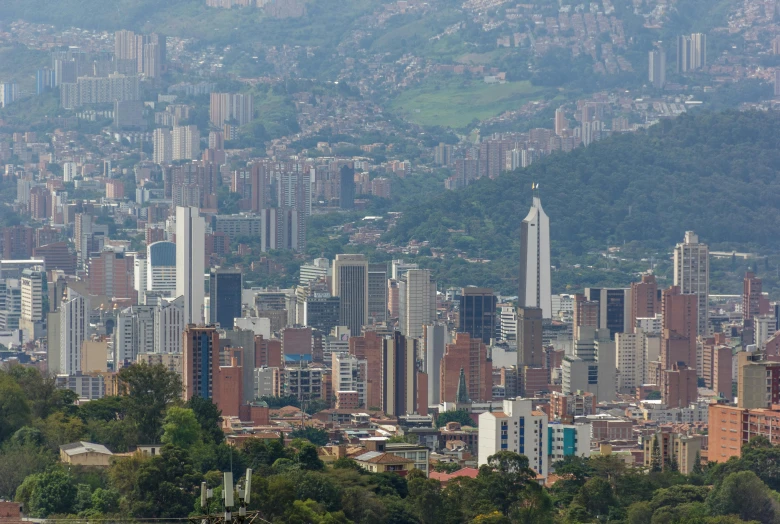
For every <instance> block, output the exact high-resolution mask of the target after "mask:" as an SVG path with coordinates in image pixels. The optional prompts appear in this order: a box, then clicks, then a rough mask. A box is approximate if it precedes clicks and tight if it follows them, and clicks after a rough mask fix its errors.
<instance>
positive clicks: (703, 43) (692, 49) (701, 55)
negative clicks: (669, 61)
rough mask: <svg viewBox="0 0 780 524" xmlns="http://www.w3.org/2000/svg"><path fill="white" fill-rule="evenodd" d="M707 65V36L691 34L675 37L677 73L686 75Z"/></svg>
mask: <svg viewBox="0 0 780 524" xmlns="http://www.w3.org/2000/svg"><path fill="white" fill-rule="evenodd" d="M706 65H707V35H706V34H704V33H693V34H691V35H681V36H678V37H677V72H678V73H687V72H688V71H695V70H697V69H701V68H702V67H704V66H706Z"/></svg>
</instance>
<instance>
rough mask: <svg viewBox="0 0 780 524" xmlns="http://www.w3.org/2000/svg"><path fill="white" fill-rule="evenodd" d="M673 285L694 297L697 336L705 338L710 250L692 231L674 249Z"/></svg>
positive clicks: (707, 316)
mask: <svg viewBox="0 0 780 524" xmlns="http://www.w3.org/2000/svg"><path fill="white" fill-rule="evenodd" d="M674 285H675V286H679V287H680V292H681V293H682V294H684V295H696V296H697V297H698V299H697V306H698V319H697V320H698V322H697V334H698V335H699V336H707V329H708V328H707V326H708V323H709V317H710V313H709V301H710V250H709V248H708V247H707V244H702V243H700V242H699V236H698V235H697V234H696V233H694V232H693V231H686V232H685V241H684V242H683V243H681V244H677V247H675V248H674Z"/></svg>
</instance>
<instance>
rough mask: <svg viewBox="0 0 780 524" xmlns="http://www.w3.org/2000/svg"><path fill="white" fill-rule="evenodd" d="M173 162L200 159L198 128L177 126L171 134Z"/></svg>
mask: <svg viewBox="0 0 780 524" xmlns="http://www.w3.org/2000/svg"><path fill="white" fill-rule="evenodd" d="M171 137H172V146H171V148H172V155H171V156H172V158H173V160H197V159H198V158H199V157H200V131H198V126H195V125H189V126H176V127H174V128H173V132H172V133H171Z"/></svg>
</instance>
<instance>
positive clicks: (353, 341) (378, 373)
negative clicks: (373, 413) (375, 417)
mask: <svg viewBox="0 0 780 524" xmlns="http://www.w3.org/2000/svg"><path fill="white" fill-rule="evenodd" d="M349 354H350V355H353V356H355V357H357V358H358V360H365V361H366V369H367V374H366V407H367V408H374V407H379V406H381V405H382V337H381V336H380V335H379V333H377V332H376V331H366V332H365V333H364V334H363V336H362V337H350V339H349Z"/></svg>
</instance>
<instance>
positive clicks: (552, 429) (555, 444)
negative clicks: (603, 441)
mask: <svg viewBox="0 0 780 524" xmlns="http://www.w3.org/2000/svg"><path fill="white" fill-rule="evenodd" d="M590 430H591V428H590V424H560V423H551V424H549V425H548V426H547V455H549V457H550V463H551V464H552V463H555V462H558V461H559V460H563V459H564V458H565V457H568V456H577V457H589V456H590Z"/></svg>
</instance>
